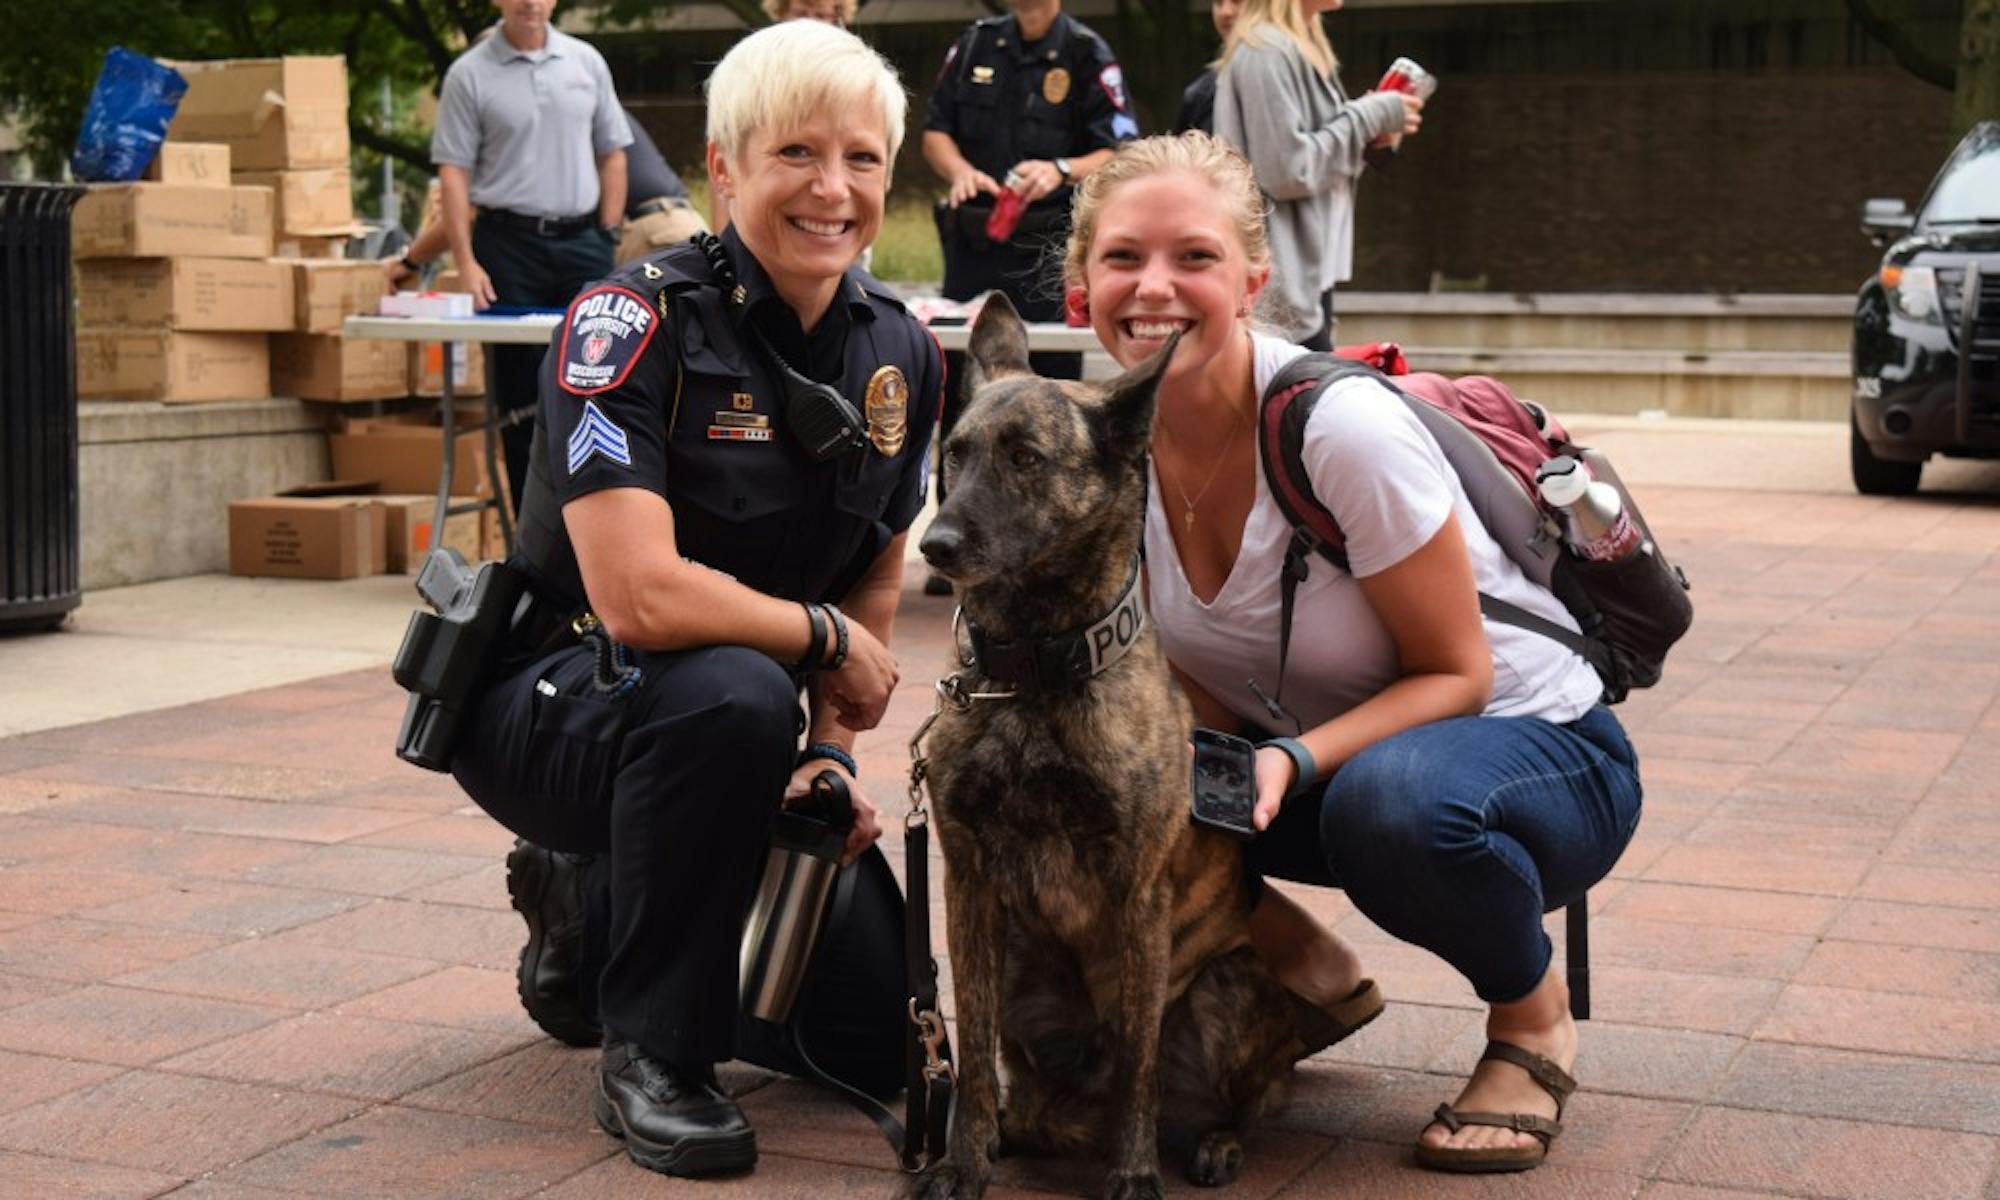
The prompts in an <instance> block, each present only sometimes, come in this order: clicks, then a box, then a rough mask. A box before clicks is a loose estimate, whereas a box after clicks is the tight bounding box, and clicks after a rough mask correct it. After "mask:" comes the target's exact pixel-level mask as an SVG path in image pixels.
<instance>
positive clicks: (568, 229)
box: [479, 208, 597, 238]
mask: <svg viewBox="0 0 2000 1200" xmlns="http://www.w3.org/2000/svg"><path fill="white" fill-rule="evenodd" d="M479 219H480V220H482V221H491V222H492V223H493V224H495V225H504V226H506V227H507V228H509V229H525V230H527V231H528V232H529V233H532V234H534V235H536V236H537V237H546V238H556V237H568V236H570V235H571V234H573V233H582V232H583V231H584V230H586V229H591V228H595V227H596V225H597V214H596V213H594V212H587V213H578V214H577V215H576V216H574V217H531V216H529V215H528V214H527V213H517V212H508V211H507V210H506V209H504V208H482V209H480V210H479Z"/></svg>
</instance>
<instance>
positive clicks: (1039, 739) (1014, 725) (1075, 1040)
mask: <svg viewBox="0 0 2000 1200" xmlns="http://www.w3.org/2000/svg"><path fill="white" fill-rule="evenodd" d="M1172 354H1173V344H1172V343H1169V344H1168V345H1167V346H1166V347H1165V348H1164V349H1163V350H1162V351H1160V353H1158V354H1157V355H1155V356H1154V357H1153V358H1151V359H1150V360H1148V361H1147V362H1146V363H1144V364H1143V365H1141V366H1139V367H1137V368H1135V369H1134V370H1132V371H1131V372H1129V373H1128V374H1126V375H1125V376H1124V377H1122V378H1120V379H1118V380H1117V381H1116V382H1114V383H1112V384H1111V385H1110V386H1109V387H1108V388H1100V387H1092V386H1089V385H1085V384H1081V383H1063V382H1056V381H1052V380H1046V379H1040V378H1037V377H1035V376H1034V375H1032V374H1030V372H1029V370H1028V346H1027V331H1026V330H1025V328H1023V326H1022V325H1021V321H1020V318H1019V317H1018V316H1017V315H1016V314H1015V312H1014V309H1013V306H1012V305H1010V304H1008V303H1007V302H1006V300H1005V298H1004V297H1002V296H1000V295H998V294H995V295H994V296H993V297H992V298H991V299H990V300H988V301H987V303H986V306H985V308H984V310H983V311H982V312H981V313H980V316H979V318H978V320H977V321H976V322H975V323H974V326H973V329H972V336H971V345H970V350H969V356H968V357H969V361H970V367H971V370H970V371H969V373H968V374H969V378H968V384H967V385H968V388H969V389H976V394H975V395H974V399H973V401H972V403H971V405H970V406H969V408H968V410H967V412H966V413H965V415H964V417H963V418H962V419H961V420H960V421H959V423H958V426H957V428H956V429H955V430H954V432H953V433H952V435H951V438H950V439H949V441H948V442H947V443H946V444H945V447H944V471H945V476H946V479H947V481H948V483H949V485H950V488H949V499H948V500H947V501H946V502H945V503H944V505H943V506H942V508H940V510H939V511H938V514H937V517H936V519H935V520H934V521H933V522H932V524H931V526H930V529H929V531H928V532H927V533H926V535H925V536H924V538H923V541H922V544H921V547H922V550H923V553H924V557H925V558H926V559H928V560H929V562H930V564H931V566H932V567H933V568H935V569H936V570H937V571H939V572H940V573H942V574H943V575H945V576H946V577H947V578H949V579H951V580H952V581H953V582H954V583H955V584H957V585H958V586H959V588H960V594H961V596H962V608H963V616H964V618H965V620H966V622H967V636H968V640H969V641H970V643H971V644H972V645H974V646H983V647H984V648H985V651H986V655H985V657H983V658H982V659H981V663H980V664H975V665H974V666H972V667H964V668H962V669H961V671H960V674H961V676H963V677H965V678H966V679H967V681H968V684H969V688H970V690H973V691H990V690H999V689H1000V687H1001V685H999V684H997V683H995V682H994V680H993V678H992V675H991V673H990V671H987V670H986V666H987V665H990V661H991V659H992V658H993V656H996V655H1000V654H1002V653H1004V652H1006V651H1007V650H1008V648H1012V649H1013V650H1015V651H1016V652H1017V653H1016V655H1015V658H1016V660H1017V661H1018V660H1019V658H1020V654H1019V653H1018V652H1019V651H1022V650H1024V649H1026V648H1031V647H1034V646H1035V645H1037V644H1038V643H1040V642H1042V641H1043V640H1045V639H1050V638H1052V637H1053V636H1054V635H1059V634H1064V633H1067V632H1072V631H1079V630H1086V629H1090V628H1092V627H1093V626H1095V630H1094V633H1093V636H1091V637H1090V638H1087V639H1086V640H1085V641H1084V642H1083V643H1082V644H1081V645H1080V646H1079V645H1077V644H1074V643H1072V644H1070V645H1069V646H1068V649H1069V650H1071V651H1072V652H1074V657H1073V658H1072V659H1071V662H1072V664H1073V665H1074V666H1075V667H1076V668H1077V669H1075V670H1072V671H1069V672H1067V673H1065V672H1064V671H1062V670H1060V669H1057V665H1055V664H1053V663H1051V662H1048V661H1044V663H1043V666H1042V668H1041V671H1042V674H1041V675H1040V676H1037V677H1036V678H1035V680H1034V684H1033V686H1030V685H1029V684H1028V683H1025V682H1024V683H1022V684H1021V685H1020V691H1019V692H1018V694H1017V695H1016V696H1015V697H1014V698H1009V699H993V700H978V701H974V702H973V703H972V704H971V705H970V706H969V707H967V708H964V709H963V710H959V709H956V708H954V707H953V706H951V705H946V706H945V708H944V711H943V713H942V715H941V716H940V717H939V718H938V721H937V723H936V724H935V725H934V726H933V727H932V730H931V732H930V734H929V735H928V739H927V741H928V745H927V747H926V750H927V753H928V756H929V758H930V768H929V778H930V781H931V787H932V794H933V797H934V802H935V809H936V822H937V830H938V839H939V844H940V845H941V846H942V848H943V851H944V860H945V881H944V893H945V903H946V907H947V916H946V934H947V937H948V940H949V943H950V949H951V962H952V974H953V978H954V980H955V981H956V982H955V988H954V994H955V995H956V997H957V1002H958V1039H959V1040H958V1052H959V1057H958V1070H959V1085H958V1109H957V1112H956V1114H955V1115H954V1117H953V1120H952V1128H951V1137H950V1142H949V1146H948V1153H947V1155H946V1157H945V1159H944V1161H943V1162H942V1163H940V1164H938V1165H936V1166H934V1167H932V1168H931V1169H930V1170H928V1171H927V1172H925V1173H924V1174H923V1175H921V1176H919V1177H918V1178H917V1180H916V1181H915V1183H914V1185H913V1187H912V1191H913V1193H914V1194H915V1195H917V1196H919V1197H923V1198H924V1200H938V1198H943V1197H953V1198H957V1200H969V1198H975V1197H978V1196H979V1195H980V1194H981V1193H982V1192H983V1191H984V1190H985V1187H986V1182H987V1179H988V1177H989V1174H990V1170H991V1163H990V1156H991V1155H992V1153H993V1152H994V1151H995V1149H996V1144H998V1145H1004V1146H1005V1147H1006V1148H1007V1149H1008V1150H1009V1151H1014V1150H1021V1151H1028V1152H1040V1153H1069V1154H1075V1153H1092V1152H1094V1153H1098V1154H1101V1155H1104V1156H1106V1157H1108V1159H1109V1162H1110V1172H1109V1174H1108V1176H1107V1178H1106V1180H1105V1187H1104V1194H1105V1195H1106V1196H1111V1197H1121V1198H1123V1197H1147V1196H1159V1195H1161V1194H1162V1189H1161V1183H1160V1175H1159V1155H1158V1148H1157V1144H1156V1138H1157V1137H1159V1136H1160V1135H1161V1133H1162V1132H1164V1134H1165V1136H1166V1137H1167V1138H1168V1139H1169V1142H1170V1144H1179V1145H1184V1146H1186V1147H1187V1148H1188V1149H1189V1150H1190V1154H1189V1161H1188V1177H1189V1178H1190V1179H1192V1180H1193V1181H1194V1182H1196V1183H1199V1184H1207V1185H1220V1184H1224V1183H1228V1182H1229V1181H1230V1180H1232V1179H1234V1178H1235V1176H1236V1173H1237V1172H1238V1170H1239V1169H1240V1168H1241V1166H1242V1158H1243V1150H1242V1144H1241V1141H1240V1140H1239V1134H1238V1130H1239V1128H1240V1126H1241V1124H1242V1122H1243V1121H1244V1119H1245V1118H1247V1117H1250V1116H1254V1115H1257V1114H1259V1113H1261V1112H1265V1111H1268V1110H1270V1109H1271V1108H1274V1107H1275V1106H1276V1105H1277V1104H1279V1103H1282V1101H1283V1099H1284V1096H1285V1093H1286V1090H1287V1087H1288V1084H1289V1080H1290V1077H1291V1064H1292V1061H1293V1059H1294V1058H1295V1057H1296V1056H1297V1054H1298V1053H1299V1051H1300V1047H1301V1041H1300V1038H1299V1036H1298V1034H1297V1033H1296V1032H1295V1026H1294V1024H1293V1019H1292V1016H1291V1006H1290V1004H1289V1003H1288V1002H1287V999H1286V995H1285V993H1284V991H1283V989H1282V987H1281V985H1280V984H1279V983H1278V982H1277V981H1276V980H1275V979H1274V978H1273V977H1272V976H1271V974H1270V972H1269V971H1268V970H1267V969H1266V968H1265V967H1264V965H1263V963H1262V961H1261V960H1260V959H1258V957H1257V956H1256V954H1255V952H1254V951H1253V950H1252V949H1251V948H1250V946H1249V939H1248V934H1247V919H1248V897H1247V894H1246V892H1245V889H1244V886H1243V876H1242V855H1241V852H1240V850H1239V849H1238V847H1237V846H1236V845H1235V844H1234V843H1233V842H1231V841H1230V840H1229V839H1228V838H1227V837H1226V836H1225V835H1221V834H1217V833H1214V832H1211V831H1209V830H1206V829H1204V828H1201V827H1198V826H1196V825H1194V824H1193V823H1192V822H1191V821H1190V819H1189V816H1188V798H1189V783H1188V770H1189V750H1188V732H1189V710H1188V706H1187V702H1186V700H1185V699H1184V698H1183V697H1182V696H1181V694H1180V692H1179V691H1178V689H1176V688H1175V687H1174V685H1173V682H1172V679H1171V677H1170V676H1169V674H1168V671H1167V664H1166V659H1165V657H1164V656H1163V655H1162V653H1161V651H1160V647H1159V643H1158V641H1157V640H1156V639H1155V637H1154V636H1153V633H1152V630H1151V627H1150V626H1148V625H1144V624H1143V623H1139V624H1134V623H1133V622H1131V621H1130V620H1127V621H1125V622H1123V623H1122V624H1121V623H1120V622H1119V621H1118V620H1116V619H1115V617H1116V615H1117V614H1118V613H1119V611H1120V604H1121V600H1122V599H1128V597H1127V596H1126V592H1125V589H1127V588H1128V587H1137V582H1136V579H1135V573H1136V571H1137V568H1138V548H1139V541H1140V529H1141V520H1142V514H1143V511H1144V507H1145V492H1146V486H1147V485H1146V474H1147V465H1146V452H1147V439H1148V436H1149V434H1150V432H1151V428H1152V423H1153V411H1154V394H1155V390H1156V388H1157V385H1158V383H1159V379H1160V376H1161V374H1162V373H1163V372H1164V371H1165V369H1166V364H1167V361H1168V359H1169V358H1170V357H1171V356H1172ZM1108 614H1109V615H1112V616H1113V617H1114V619H1113V620H1110V621H1105V620H1104V618H1106V616H1107V615H1108ZM1121 650H1122V651H1123V653H1122V654H1120V653H1119V651H1121ZM1028 657H1036V656H1035V655H1033V654H1029V655H1028ZM1039 657H1040V658H1041V659H1043V660H1049V659H1051V658H1052V657H1057V658H1059V657H1060V654H1059V653H1055V652H1051V653H1046V654H1042V655H1040V656H1039ZM1107 660H1109V665H1107V666H1105V667H1104V669H1103V670H1101V671H1100V672H1098V673H1095V674H1092V673H1090V672H1089V670H1088V668H1089V666H1091V665H1098V664H1102V663H1104V662H1106V661H1107ZM996 1050H997V1052H998V1057H999V1058H1000V1059H1001V1060H1002V1061H1003V1062H1004V1064H1005V1067H1006V1074H1007V1085H1008V1086H1007V1095H1006V1104H1005V1110H1004V1115H1003V1113H1002V1112H1001V1106H1000V1096H999V1081H998V1077H997V1074H996V1069H995V1057H996Z"/></svg>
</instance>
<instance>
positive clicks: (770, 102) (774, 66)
mask: <svg viewBox="0 0 2000 1200" xmlns="http://www.w3.org/2000/svg"><path fill="white" fill-rule="evenodd" d="M703 90H704V91H705V92H706V93H707V95H708V140H709V141H711V142H714V143H715V144H716V146H717V147H718V148H719V149H720V150H721V151H722V154H723V157H724V158H727V159H729V160H730V161H732V162H734V161H735V160H736V154H737V152H738V151H740V150H741V149H742V148H743V144H744V143H745V142H746V141H748V140H749V137H750V135H751V134H752V133H754V132H756V131H757V130H760V129H776V130H780V131H783V130H789V129H796V128H798V127H800V126H802V125H804V124H805V123H806V121H807V120H808V119H809V118H810V117H811V116H812V115H813V114H814V113H818V112H840V111H843V110H846V109H851V108H853V107H854V106H855V105H856V104H864V105H865V104H873V105H875V106H876V107H878V108H879V109H880V110H881V112H882V132H883V133H884V134H885V135H886V136H887V138H888V142H889V161H890V162H894V161H895V159H896V151H897V150H899V149H901V147H902V145H903V121H904V118H905V116H906V115H907V114H908V112H909V97H907V96H905V95H904V94H903V85H902V82H901V80H899V79H897V77H896V68H894V67H892V66H890V65H889V64H888V62H887V61H886V60H885V59H883V57H882V56H881V55H879V54H877V53H875V51H873V50H871V49H869V47H868V43H866V42H864V41H862V40H861V39H860V38H858V37H855V36H854V35H853V34H851V33H849V32H847V31H846V30H845V29H842V28H840V27H839V26H837V25H829V24H827V23H826V22H824V21H785V22H781V23H780V24H777V25H767V26H765V27H764V28H762V29H759V30H758V31H757V32H755V33H753V34H751V35H750V36H748V37H746V38H744V39H743V40H742V41H740V42H738V43H736V44H735V45H734V46H732V47H730V49H729V53H727V54H725V55H723V56H722V61H721V62H719V63H717V64H715V70H714V71H712V72H710V73H709V76H708V82H707V83H706V84H704V85H703Z"/></svg>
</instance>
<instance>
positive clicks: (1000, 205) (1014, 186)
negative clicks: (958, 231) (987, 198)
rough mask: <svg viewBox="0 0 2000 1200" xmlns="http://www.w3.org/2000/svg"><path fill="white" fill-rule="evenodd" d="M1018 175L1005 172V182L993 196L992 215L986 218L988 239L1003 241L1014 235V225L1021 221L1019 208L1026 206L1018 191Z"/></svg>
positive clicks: (1019, 181) (1026, 203)
mask: <svg viewBox="0 0 2000 1200" xmlns="http://www.w3.org/2000/svg"><path fill="white" fill-rule="evenodd" d="M1020 183H1021V180H1020V177H1019V176H1018V175H1016V174H1014V173H1013V172H1012V171H1009V172H1007V182H1006V183H1004V184H1002V185H1001V187H1000V194H999V195H997V196H995V197H994V198H993V215H992V216H990V217H988V218H986V237H987V239H988V240H989V241H995V242H1004V241H1006V240H1007V239H1008V238H1010V237H1013V236H1014V227H1015V226H1016V225H1019V224H1020V223H1021V210H1022V209H1024V208H1026V207H1027V206H1028V202H1027V201H1026V200H1025V199H1023V198H1022V196H1021V193H1020V191H1019V190H1018V189H1019V187H1020Z"/></svg>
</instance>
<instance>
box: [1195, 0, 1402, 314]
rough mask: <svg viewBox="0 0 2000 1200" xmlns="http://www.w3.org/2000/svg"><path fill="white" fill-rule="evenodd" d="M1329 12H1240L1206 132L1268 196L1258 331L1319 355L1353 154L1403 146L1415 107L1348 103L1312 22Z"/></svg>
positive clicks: (1379, 98)
mask: <svg viewBox="0 0 2000 1200" xmlns="http://www.w3.org/2000/svg"><path fill="white" fill-rule="evenodd" d="M1340 6H1341V0H1246V2H1245V3H1244V5H1243V11H1242V14H1241V15H1240V16H1238V17H1237V18H1236V26H1235V28H1233V29H1232V30H1230V33H1229V39H1228V41H1227V42H1225V43H1224V45H1223V49H1222V66H1221V70H1220V72H1219V73H1218V74H1217V77H1216V89H1215V132H1216V135H1217V136H1218V137H1221V138H1223V139H1224V140H1226V141H1228V142H1229V143H1230V144H1232V145H1234V146H1236V147H1237V148H1238V149H1240V150H1241V151H1242V152H1243V156H1244V157H1245V158H1247V159H1249V160H1250V167H1251V169H1252V170H1253V171H1254V172H1255V173H1256V176H1257V185H1258V186H1259V187H1261V188H1262V189H1264V191H1265V192H1266V193H1267V194H1269V195H1270V197H1271V199H1272V201H1273V202H1274V203H1273V204H1272V207H1271V217H1270V229H1271V263H1272V267H1273V274H1272V279H1271V286H1270V287H1269V288H1268V289H1266V291H1265V305H1266V308H1265V311H1264V312H1263V313H1262V314H1260V315H1261V316H1262V317H1263V318H1264V320H1265V321H1266V322H1267V323H1268V324H1270V325H1271V326H1273V327H1274V328H1276V329H1277V330H1279V331H1280V332H1282V333H1283V334H1284V335H1285V336H1286V337H1288V338H1290V339H1291V340H1292V341H1295V342H1297V343H1299V344H1300V345H1302V346H1306V347H1308V348H1310V349H1314V350H1326V349H1330V348H1331V345H1332V325H1333V288H1334V285H1335V284H1337V283H1340V282H1343V281H1345V280H1346V279H1347V278H1348V277H1349V275H1350V274H1352V266H1353V261H1354V189H1355V185H1356V184H1357V183H1358V182H1359V181H1360V178H1361V172H1362V170H1363V167H1364V164H1363V162H1362V157H1361V155H1362V151H1364V150H1366V149H1367V148H1368V143H1370V142H1372V141H1374V140H1375V139H1376V138H1378V137H1381V136H1383V135H1385V134H1386V135H1392V136H1393V135H1408V134H1412V133H1415V132H1416V131H1417V126H1418V124H1419V123H1420V122H1421V121H1422V119H1423V118H1422V116H1421V115H1420V114H1421V112H1422V109H1423V101H1421V100H1419V99H1417V98H1416V97H1415V96H1411V95H1408V94H1405V93H1402V92H1370V93H1368V94H1367V95H1365V96H1361V97H1358V98H1356V99H1352V100H1350V99H1348V97H1347V92H1346V90H1345V89H1343V88H1342V87H1341V86H1340V75H1339V70H1338V68H1339V63H1338V61H1337V60H1336V59H1335V58H1334V56H1333V46H1332V44H1331V43H1329V42H1328V41H1327V37H1326V30H1325V29H1324V28H1322V27H1321V24H1320V20H1319V18H1320V16H1321V14H1323V13H1329V12H1332V11H1334V10H1335V9H1338V8H1339V7H1340Z"/></svg>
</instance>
